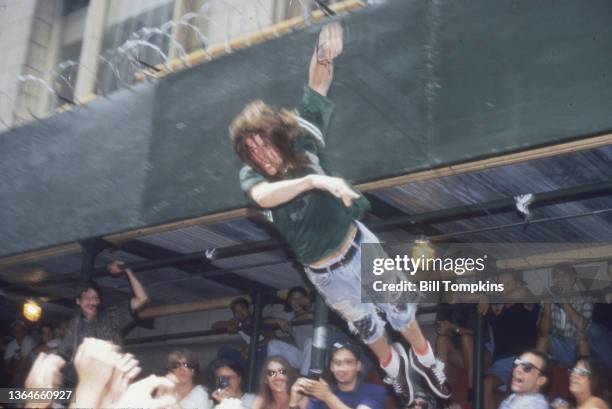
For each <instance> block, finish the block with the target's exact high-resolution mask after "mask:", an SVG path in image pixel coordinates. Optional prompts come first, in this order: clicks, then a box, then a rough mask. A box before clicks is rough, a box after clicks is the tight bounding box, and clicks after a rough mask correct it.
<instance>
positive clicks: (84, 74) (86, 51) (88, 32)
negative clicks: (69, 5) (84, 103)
mask: <svg viewBox="0 0 612 409" xmlns="http://www.w3.org/2000/svg"><path fill="white" fill-rule="evenodd" d="M108 4H109V1H108V0H91V1H90V3H89V7H88V9H87V18H86V20H85V31H84V33H83V44H82V45H81V57H80V59H79V64H80V65H81V66H80V67H79V73H78V76H77V83H76V87H75V97H76V99H77V100H83V99H87V97H88V96H89V95H91V94H93V93H94V92H95V87H96V77H97V74H98V61H99V58H98V56H99V55H100V49H101V47H102V38H103V36H104V28H105V23H106V15H107V12H108ZM83 67H87V68H85V69H84V68H83Z"/></svg>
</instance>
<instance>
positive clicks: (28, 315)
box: [23, 300, 42, 322]
mask: <svg viewBox="0 0 612 409" xmlns="http://www.w3.org/2000/svg"><path fill="white" fill-rule="evenodd" d="M41 315H42V308H41V306H40V305H38V303H37V302H36V301H34V300H27V301H26V302H25V303H24V304H23V316H24V317H25V319H27V320H28V321H31V322H36V321H38V320H39V319H40V316H41Z"/></svg>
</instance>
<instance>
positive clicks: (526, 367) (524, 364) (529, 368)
mask: <svg viewBox="0 0 612 409" xmlns="http://www.w3.org/2000/svg"><path fill="white" fill-rule="evenodd" d="M519 365H520V366H521V368H522V369H523V372H525V373H529V372H531V371H532V370H534V369H535V370H536V371H538V372H540V373H542V370H541V369H540V368H538V367H537V366H535V365H534V364H532V363H531V362H528V361H523V360H522V359H520V358H517V359H515V360H514V362H513V363H512V368H516V367H517V366H519Z"/></svg>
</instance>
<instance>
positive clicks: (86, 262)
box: [80, 238, 104, 281]
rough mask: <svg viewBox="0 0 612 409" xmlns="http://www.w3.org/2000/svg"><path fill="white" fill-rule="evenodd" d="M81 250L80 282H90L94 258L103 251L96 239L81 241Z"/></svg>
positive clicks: (94, 262)
mask: <svg viewBox="0 0 612 409" xmlns="http://www.w3.org/2000/svg"><path fill="white" fill-rule="evenodd" d="M81 248H82V249H83V253H82V257H81V274H80V279H81V281H89V280H91V272H92V271H93V269H94V267H95V265H96V256H97V255H98V254H100V252H101V251H102V250H103V249H104V246H103V245H102V244H101V242H100V240H99V239H98V238H93V239H88V240H83V241H82V242H81Z"/></svg>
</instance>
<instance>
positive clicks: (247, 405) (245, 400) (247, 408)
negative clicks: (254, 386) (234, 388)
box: [215, 393, 257, 409]
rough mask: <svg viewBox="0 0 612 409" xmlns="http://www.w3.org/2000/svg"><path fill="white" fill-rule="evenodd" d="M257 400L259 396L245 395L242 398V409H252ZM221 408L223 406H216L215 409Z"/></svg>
mask: <svg viewBox="0 0 612 409" xmlns="http://www.w3.org/2000/svg"><path fill="white" fill-rule="evenodd" d="M256 398H257V395H254V394H252V393H245V394H244V395H242V397H241V398H240V402H242V409H251V408H252V407H253V404H254V403H255V399H256ZM220 407H221V404H217V405H215V409H218V408H220Z"/></svg>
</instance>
